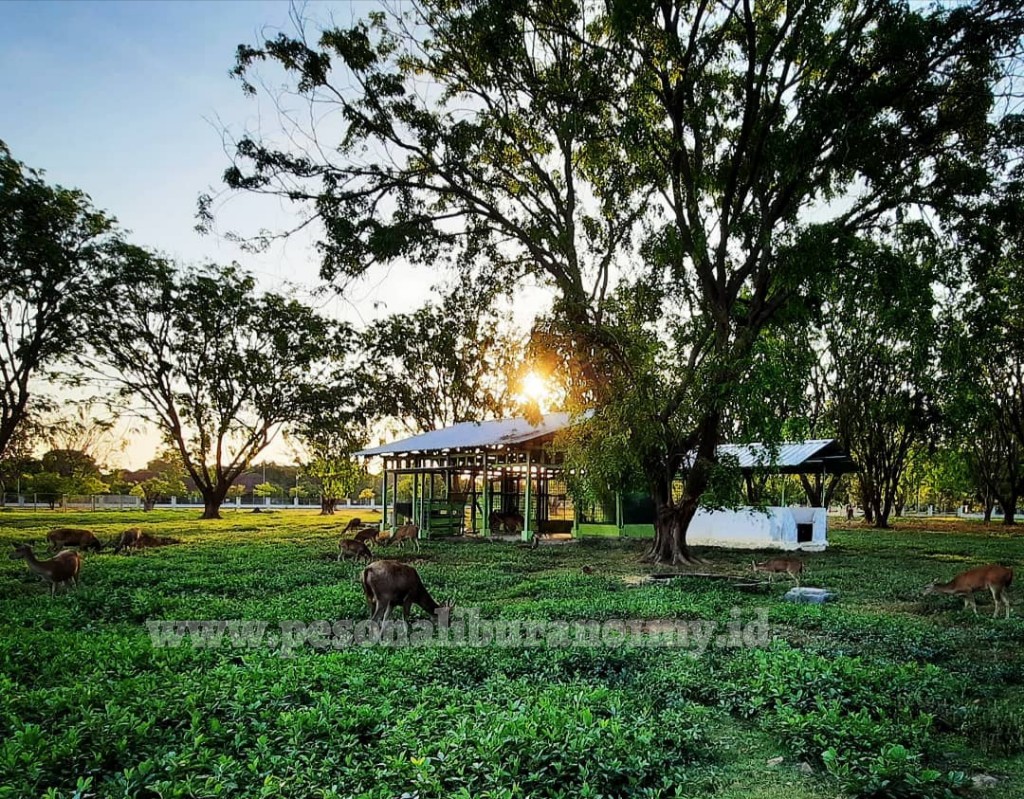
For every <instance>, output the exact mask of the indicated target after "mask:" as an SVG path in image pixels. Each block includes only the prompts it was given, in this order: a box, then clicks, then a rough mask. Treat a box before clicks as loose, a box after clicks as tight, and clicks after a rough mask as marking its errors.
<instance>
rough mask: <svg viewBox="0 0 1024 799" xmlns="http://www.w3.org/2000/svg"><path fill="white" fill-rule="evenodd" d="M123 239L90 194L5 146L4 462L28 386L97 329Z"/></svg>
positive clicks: (0, 217) (0, 313) (1, 239)
mask: <svg viewBox="0 0 1024 799" xmlns="http://www.w3.org/2000/svg"><path fill="white" fill-rule="evenodd" d="M117 239H118V231H117V230H116V226H115V222H114V220H113V219H112V218H110V217H108V216H106V215H105V214H103V213H102V212H100V211H97V210H96V209H95V208H93V206H92V203H91V201H90V200H89V198H88V197H87V196H86V195H85V194H83V193H82V192H81V191H78V190H75V189H65V188H63V187H61V186H51V185H49V184H47V183H46V182H45V180H44V179H43V174H42V173H41V172H39V171H37V170H35V169H31V168H30V167H27V166H25V165H24V164H22V163H21V162H19V161H16V160H15V159H14V157H13V156H12V155H11V152H10V150H9V149H8V148H7V146H6V145H5V144H4V143H3V142H2V141H0V458H2V457H4V455H5V450H6V449H7V447H8V445H9V444H10V443H11V441H12V439H13V438H14V437H15V435H16V430H17V428H18V427H19V425H22V424H24V422H25V420H26V416H27V414H28V413H29V396H30V390H31V389H30V386H31V385H32V384H33V382H34V381H35V380H38V379H39V378H40V377H42V375H43V370H45V369H46V368H48V367H53V366H55V365H56V364H57V363H58V362H60V361H62V360H64V361H68V360H70V356H71V355H73V354H74V353H75V351H76V349H77V348H78V347H79V346H80V341H81V337H82V336H83V335H84V333H85V332H86V331H87V330H88V329H89V328H90V327H91V326H93V325H94V324H95V322H96V315H95V313H94V310H95V308H96V303H97V301H98V299H99V276H100V273H101V271H102V268H103V265H104V263H105V261H106V260H107V259H108V258H109V257H110V252H111V249H112V248H114V247H115V246H116V245H117Z"/></svg>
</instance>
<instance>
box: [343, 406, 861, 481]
mask: <svg viewBox="0 0 1024 799" xmlns="http://www.w3.org/2000/svg"><path fill="white" fill-rule="evenodd" d="M570 421H571V417H570V415H569V414H568V413H549V414H546V415H544V416H542V417H541V420H540V422H539V423H538V424H536V425H533V424H530V422H528V421H527V420H526V419H524V418H522V417H519V418H515V419H496V420H494V421H490V422H462V423H461V424H456V425H453V426H451V427H446V428H444V429H443V430H431V431H430V432H429V433H422V434H420V435H418V436H412V437H410V438H403V439H402V440H401V441H393V442H392V443H390V444H383V445H381V446H379V447H370V448H368V449H364V450H360V451H359V452H357V453H355V454H356V455H361V456H364V457H370V456H373V455H399V454H404V453H413V452H415V453H428V452H449V451H451V450H460V449H483V448H488V447H490V448H495V447H505V446H511V445H514V444H525V443H527V442H528V441H535V440H537V439H541V438H545V437H547V436H551V435H553V434H555V433H557V432H558V431H559V430H562V429H563V428H565V427H568V425H569V424H570ZM718 455H719V457H722V456H731V457H735V458H736V459H737V460H738V461H739V467H740V468H741V469H770V470H773V471H777V472H791V473H799V472H805V473H817V472H820V471H826V472H829V473H832V474H843V473H846V472H851V471H856V469H857V466H856V464H855V463H854V462H853V461H852V460H851V459H850V456H849V454H847V453H846V451H845V450H843V449H842V448H841V447H840V446H839V444H838V442H836V441H835V440H834V439H831V438H815V439H809V440H807V441H786V442H782V443H780V444H778V445H777V446H776V447H771V446H768V445H765V444H722V445H720V446H719V447H718Z"/></svg>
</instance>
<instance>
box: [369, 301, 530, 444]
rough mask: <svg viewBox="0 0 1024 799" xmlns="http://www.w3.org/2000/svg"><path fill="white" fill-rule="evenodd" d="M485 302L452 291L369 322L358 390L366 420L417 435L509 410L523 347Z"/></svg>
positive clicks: (498, 415)
mask: <svg viewBox="0 0 1024 799" xmlns="http://www.w3.org/2000/svg"><path fill="white" fill-rule="evenodd" d="M481 304H483V305H484V306H485V308H484V309H482V308H481ZM486 304H487V301H486V300H485V299H481V298H479V297H477V298H474V297H473V296H466V295H465V294H463V293H462V292H457V293H452V294H449V295H448V296H446V297H444V298H443V299H442V301H441V302H440V303H439V304H437V305H434V304H428V305H425V306H424V307H422V308H419V309H418V310H416V311H413V312H412V313H408V314H395V315H393V316H390V317H388V318H386V319H383V320H381V321H379V322H377V323H375V324H372V325H370V326H369V327H368V328H367V330H366V332H365V334H364V336H363V352H364V353H365V357H366V358H367V362H366V364H365V368H364V369H363V373H364V374H363V378H362V380H361V382H360V385H359V390H358V395H359V397H360V398H361V402H362V405H363V406H364V408H365V410H366V415H367V416H371V417H377V418H382V417H390V418H393V419H395V420H397V421H398V422H399V423H400V424H402V425H404V426H405V427H406V428H407V429H408V430H409V431H410V432H413V433H420V432H423V431H425V430H435V429H439V428H442V427H448V426H450V425H453V424H455V423H456V422H468V421H480V420H483V419H489V418H491V419H492V418H495V417H501V416H503V415H505V414H506V413H507V412H508V411H510V410H511V408H512V405H513V400H512V393H513V389H514V385H513V384H514V382H515V373H516V370H517V369H518V367H519V365H520V364H521V362H522V354H523V347H522V345H521V343H520V342H519V341H518V340H517V339H516V338H515V337H514V336H513V335H512V334H511V333H509V332H508V331H504V330H502V328H501V327H500V325H499V324H498V322H497V320H496V319H495V317H494V316H493V315H492V314H489V313H487V311H486Z"/></svg>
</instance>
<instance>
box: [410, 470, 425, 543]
mask: <svg viewBox="0 0 1024 799" xmlns="http://www.w3.org/2000/svg"><path fill="white" fill-rule="evenodd" d="M412 521H413V523H414V524H418V525H419V528H420V533H422V532H423V525H424V521H423V504H422V503H421V502H420V475H419V473H417V472H413V473H412Z"/></svg>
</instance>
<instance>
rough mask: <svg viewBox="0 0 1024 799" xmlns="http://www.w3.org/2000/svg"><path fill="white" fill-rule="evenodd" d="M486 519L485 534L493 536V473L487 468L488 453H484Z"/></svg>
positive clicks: (484, 522)
mask: <svg viewBox="0 0 1024 799" xmlns="http://www.w3.org/2000/svg"><path fill="white" fill-rule="evenodd" d="M483 489H484V518H483V534H484V535H486V536H489V535H490V534H491V473H490V471H489V469H488V467H487V453H486V452H485V453H484V485H483Z"/></svg>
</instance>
